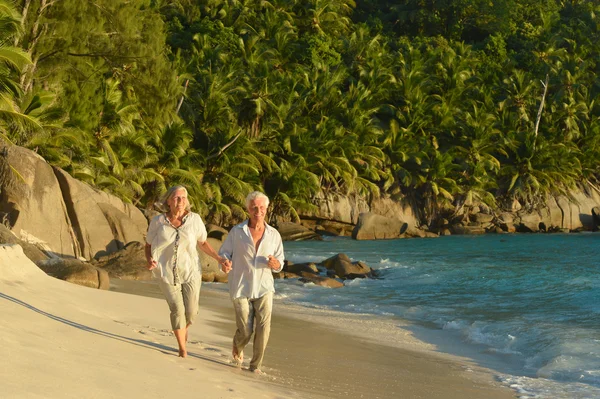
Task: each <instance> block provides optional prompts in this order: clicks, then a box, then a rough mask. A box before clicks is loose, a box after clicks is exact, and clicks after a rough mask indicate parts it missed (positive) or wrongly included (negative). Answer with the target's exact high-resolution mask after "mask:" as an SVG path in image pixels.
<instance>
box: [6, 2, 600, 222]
mask: <svg viewBox="0 0 600 399" xmlns="http://www.w3.org/2000/svg"><path fill="white" fill-rule="evenodd" d="M599 14H600V6H599V5H597V3H596V2H594V1H577V0H571V1H567V0H564V1H560V0H498V1H489V0H456V1H447V0H395V1H388V0H369V1H366V2H361V3H354V1H353V0H302V1H298V0H272V1H268V0H262V1H256V0H248V1H238V0H229V1H220V0H208V1H204V0H198V1H193V0H173V1H167V0H162V1H161V0H131V1H127V2H121V1H114V0H95V1H91V0H90V1H88V0H61V1H50V0H20V1H17V2H16V3H15V4H13V3H11V2H9V1H7V0H0V35H1V47H0V57H1V59H2V62H1V63H0V92H1V98H0V104H1V106H0V137H1V138H2V139H3V140H4V141H8V142H10V143H14V144H17V145H22V146H26V147H28V148H31V149H34V150H35V151H37V152H38V153H39V154H41V155H42V156H44V157H45V158H46V159H47V160H48V161H49V162H51V163H52V164H54V165H57V166H59V167H62V168H64V169H66V170H67V171H68V172H70V173H71V174H72V175H73V176H75V177H77V178H78V179H81V180H84V181H87V182H89V183H90V184H92V185H94V186H96V187H100V188H102V189H104V190H107V191H109V192H112V193H114V194H116V195H118V196H120V197H121V198H123V199H125V200H126V201H130V202H133V203H135V204H136V205H138V206H140V207H146V206H150V205H151V204H152V203H153V202H154V201H155V200H156V198H157V196H158V195H159V194H160V193H162V192H163V191H164V190H165V187H166V186H170V185H172V184H175V183H183V184H185V185H186V186H188V187H189V188H190V194H191V196H192V197H193V198H194V199H195V203H196V205H199V206H200V209H201V210H202V211H203V212H205V213H207V214H208V215H210V216H209V217H210V218H211V219H213V220H216V221H222V220H223V219H224V218H225V219H226V218H230V217H233V218H237V217H240V216H241V215H242V214H243V205H242V202H243V198H244V196H245V194H246V193H247V192H248V191H249V190H251V189H255V188H258V189H262V190H265V191H266V192H267V194H268V195H269V196H270V197H271V198H273V204H274V206H275V212H276V213H278V214H280V215H288V216H290V217H292V218H295V217H297V215H298V213H300V212H301V211H306V210H310V209H311V208H312V207H313V206H314V205H313V198H314V197H315V195H316V194H317V193H319V192H320V191H324V192H328V193H341V194H350V195H354V194H357V195H361V196H364V197H367V198H369V197H377V196H380V195H383V194H386V195H391V196H392V197H394V198H405V199H408V200H410V201H411V202H412V203H413V204H415V205H416V206H417V207H418V208H419V209H421V210H422V212H423V214H422V215H421V216H422V217H423V220H424V221H427V222H431V221H433V220H435V218H436V217H437V216H439V215H440V214H441V213H440V212H441V211H444V210H455V209H459V208H461V207H463V206H465V205H466V206H469V205H470V204H473V203H476V202H483V203H487V204H488V205H491V206H502V205H504V204H507V203H509V201H511V200H513V199H515V198H516V199H518V200H519V201H521V202H522V203H523V204H525V205H528V206H530V207H535V206H536V204H538V203H539V201H540V199H542V198H544V196H545V195H546V194H548V193H561V192H567V191H568V190H569V189H571V188H574V187H576V186H577V185H581V184H586V185H588V186H594V185H596V183H597V182H598V178H599V177H600V169H599V166H598V161H597V160H598V159H600V143H599V141H600V119H599V117H600V105H599V104H597V101H596V98H597V95H598V93H599V92H600V80H599V79H598V78H597V75H598V72H599V69H600V64H599V62H600V47H599V46H600V45H598V43H600V34H599V27H600V25H599V24H600V20H599V19H598V18H600V15H599Z"/></svg>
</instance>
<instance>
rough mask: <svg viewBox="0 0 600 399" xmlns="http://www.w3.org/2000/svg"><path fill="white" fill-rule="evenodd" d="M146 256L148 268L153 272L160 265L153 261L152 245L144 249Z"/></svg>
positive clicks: (147, 245)
mask: <svg viewBox="0 0 600 399" xmlns="http://www.w3.org/2000/svg"><path fill="white" fill-rule="evenodd" d="M144 255H146V267H147V268H148V270H152V269H154V268H155V267H156V266H158V263H156V261H155V260H154V259H152V245H150V244H148V243H146V246H145V247H144Z"/></svg>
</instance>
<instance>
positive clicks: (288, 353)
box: [111, 280, 517, 399]
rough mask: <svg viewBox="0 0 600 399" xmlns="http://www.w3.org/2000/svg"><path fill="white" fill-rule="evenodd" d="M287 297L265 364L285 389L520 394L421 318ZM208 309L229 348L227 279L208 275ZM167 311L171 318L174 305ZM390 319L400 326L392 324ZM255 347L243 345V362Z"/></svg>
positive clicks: (114, 286) (388, 394)
mask: <svg viewBox="0 0 600 399" xmlns="http://www.w3.org/2000/svg"><path fill="white" fill-rule="evenodd" d="M152 284H153V283H152V282H136V281H126V280H113V281H112V283H111V290H113V291H118V292H125V293H130V294H135V295H144V296H152V297H157V298H161V296H162V294H161V293H160V291H158V289H157V288H156V289H153V288H152ZM281 302H282V301H280V300H277V298H276V299H275V306H274V311H273V321H272V332H271V339H270V341H269V346H268V348H267V353H266V355H265V361H264V367H263V370H264V371H265V372H266V373H267V375H268V378H269V379H270V380H271V381H272V382H273V383H275V384H277V385H281V386H282V388H283V389H284V390H286V391H287V390H293V391H297V392H301V393H302V396H301V397H306V398H308V397H315V398H319V397H327V398H340V399H341V398H347V397H352V398H361V397H364V398H381V399H386V398H390V399H391V398H398V397H406V398H421V397H423V398H447V399H469V398H481V397H486V398H489V399H494V398H498V399H508V398H516V397H517V395H516V392H514V391H513V390H512V389H511V388H509V387H507V386H506V385H503V384H501V383H500V382H499V381H498V380H497V378H495V376H494V372H493V371H492V370H491V369H488V368H486V367H484V366H480V365H479V364H478V362H477V361H476V360H474V359H470V358H468V357H461V356H456V355H451V354H448V353H444V352H440V351H439V350H438V348H437V346H436V345H434V344H432V343H427V342H425V341H422V340H420V339H418V338H416V337H415V333H414V332H413V331H411V329H413V328H414V327H415V326H414V325H412V324H410V323H408V322H406V321H401V320H398V319H394V320H393V321H392V320H386V321H383V322H382V320H381V318H378V317H377V316H369V315H348V314H345V313H341V312H335V311H329V310H323V309H313V308H307V307H304V306H301V305H296V304H289V303H281ZM165 306H166V305H165ZM205 311H210V312H215V311H216V312H217V313H219V314H220V315H222V316H223V320H220V321H219V322H218V323H214V324H212V327H217V328H218V329H219V332H220V334H221V339H220V343H219V344H220V345H222V346H223V348H224V349H223V350H227V349H228V348H229V347H230V346H231V344H230V342H231V337H232V336H233V333H234V331H235V325H234V323H233V320H234V319H233V309H232V307H231V302H230V300H229V295H228V293H227V291H226V285H221V284H219V285H216V284H211V283H203V285H202V290H201V297H200V315H199V322H200V323H199V324H202V323H203V322H204V320H203V313H204V312H205ZM164 317H165V318H167V319H168V310H165V314H164ZM165 323H166V324H168V323H167V322H165ZM391 325H394V326H395V328H392V329H390V326H391ZM198 329H200V330H201V329H202V326H198V325H195V326H193V327H191V330H190V334H191V335H192V336H193V335H194V334H195V333H198V331H195V330H198ZM200 335H202V332H201V331H200ZM250 350H251V347H248V348H247V349H246V351H245V352H246V358H247V359H246V361H245V362H244V367H247V362H248V360H249V359H248V358H249V356H250V355H251V352H250ZM321 395H324V396H321Z"/></svg>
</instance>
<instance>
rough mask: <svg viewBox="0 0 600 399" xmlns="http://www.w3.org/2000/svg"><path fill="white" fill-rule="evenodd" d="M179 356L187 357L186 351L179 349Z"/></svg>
mask: <svg viewBox="0 0 600 399" xmlns="http://www.w3.org/2000/svg"><path fill="white" fill-rule="evenodd" d="M179 357H187V351H186V350H185V349H179Z"/></svg>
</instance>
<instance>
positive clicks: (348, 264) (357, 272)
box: [321, 253, 372, 278]
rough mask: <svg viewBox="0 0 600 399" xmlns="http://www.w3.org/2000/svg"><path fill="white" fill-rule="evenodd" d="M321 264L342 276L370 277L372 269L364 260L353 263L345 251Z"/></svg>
mask: <svg viewBox="0 0 600 399" xmlns="http://www.w3.org/2000/svg"><path fill="white" fill-rule="evenodd" d="M321 264H322V265H323V266H325V267H326V268H327V269H328V270H331V271H333V272H335V274H336V275H337V276H339V277H341V278H357V277H368V276H369V275H370V273H371V271H372V269H371V268H370V267H369V266H367V265H366V264H365V263H364V262H354V263H353V262H352V261H351V260H350V258H349V257H348V255H346V254H343V253H340V254H337V255H335V256H332V257H331V258H329V259H325V260H324V261H323V262H322V263H321Z"/></svg>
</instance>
